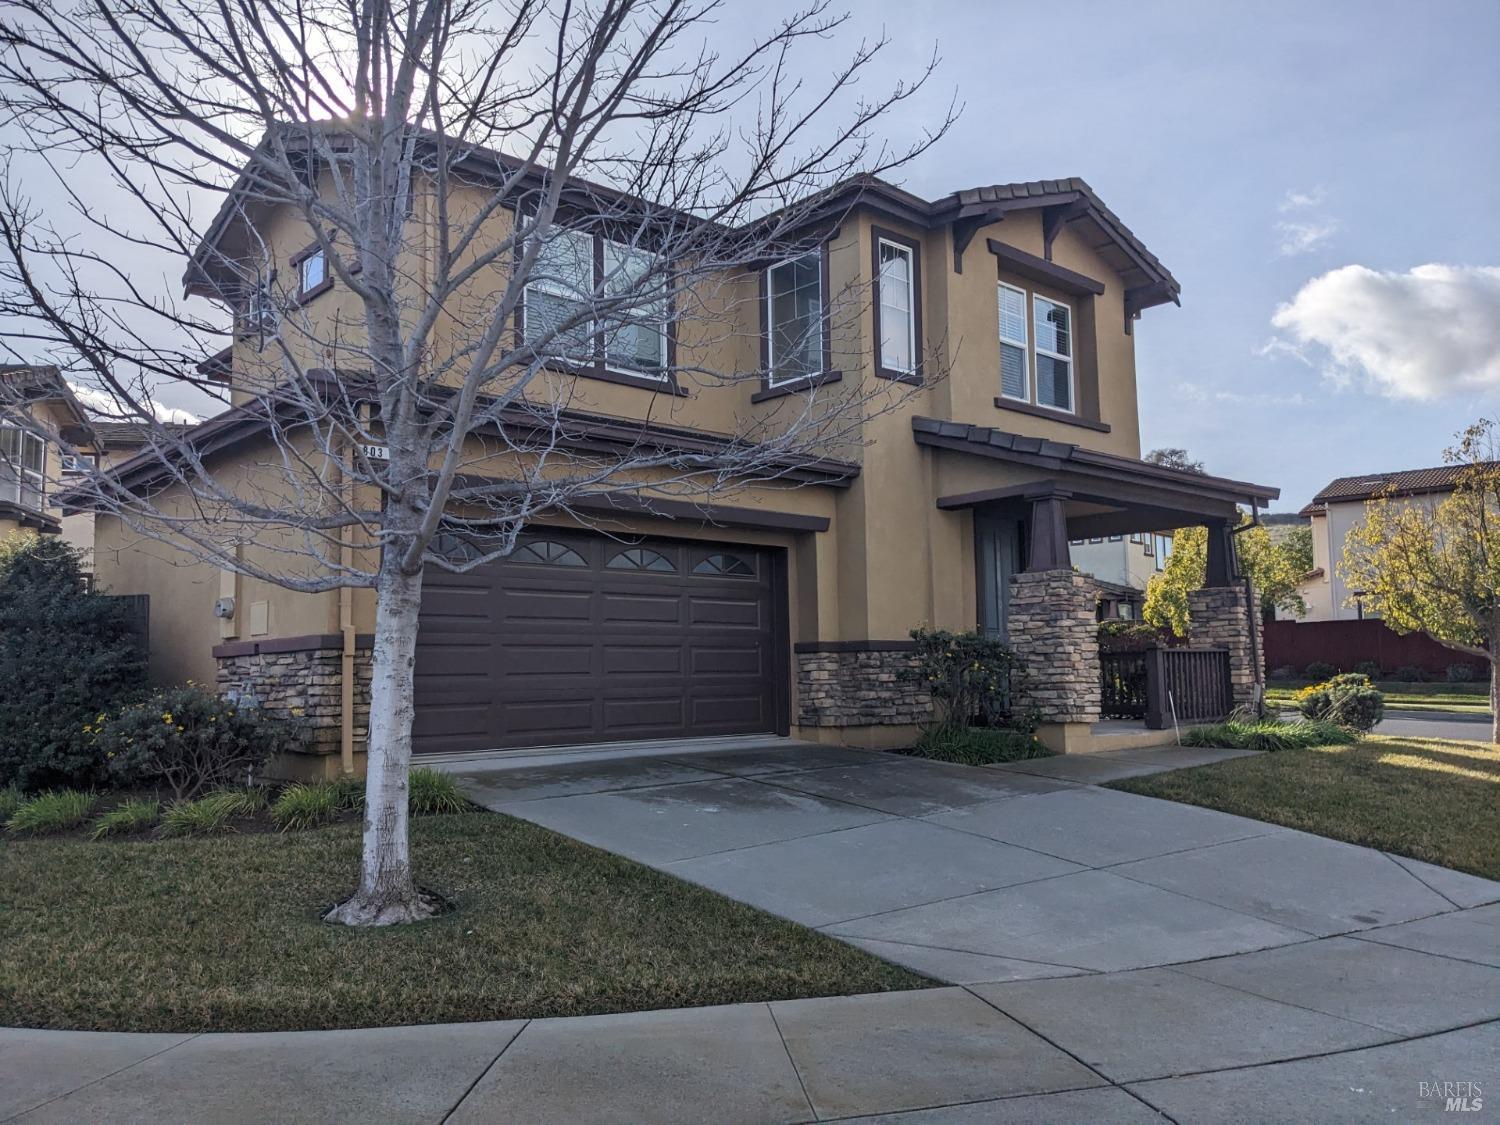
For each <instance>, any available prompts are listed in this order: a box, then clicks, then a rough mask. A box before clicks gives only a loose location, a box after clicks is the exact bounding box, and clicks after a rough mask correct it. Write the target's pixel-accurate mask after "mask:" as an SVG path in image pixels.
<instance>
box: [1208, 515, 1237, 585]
mask: <svg viewBox="0 0 1500 1125" xmlns="http://www.w3.org/2000/svg"><path fill="white" fill-rule="evenodd" d="M1205 526H1206V527H1207V529H1208V565H1207V566H1206V567H1205V568H1204V570H1205V573H1204V576H1203V588H1204V589H1205V590H1208V589H1217V588H1218V587H1221V586H1234V585H1237V581H1236V579H1235V576H1234V572H1235V565H1234V537H1233V536H1232V535H1230V533H1229V521H1228V520H1215V521H1213V522H1212V523H1209V524H1206V525H1205Z"/></svg>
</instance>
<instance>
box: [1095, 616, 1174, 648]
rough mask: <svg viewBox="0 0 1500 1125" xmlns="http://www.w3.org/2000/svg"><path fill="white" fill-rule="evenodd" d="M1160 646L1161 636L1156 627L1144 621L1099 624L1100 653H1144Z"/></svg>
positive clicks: (1102, 622) (1104, 622)
mask: <svg viewBox="0 0 1500 1125" xmlns="http://www.w3.org/2000/svg"><path fill="white" fill-rule="evenodd" d="M1161 644H1162V638H1161V634H1160V633H1159V632H1157V629H1156V626H1154V625H1148V624H1146V623H1145V622H1144V621H1101V622H1099V651H1100V652H1145V651H1146V650H1147V649H1152V648H1159V647H1161Z"/></svg>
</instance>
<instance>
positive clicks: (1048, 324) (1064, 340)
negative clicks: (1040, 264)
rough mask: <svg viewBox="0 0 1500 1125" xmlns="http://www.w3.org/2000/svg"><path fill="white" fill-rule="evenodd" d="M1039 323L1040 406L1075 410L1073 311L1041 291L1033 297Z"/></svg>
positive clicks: (1036, 318)
mask: <svg viewBox="0 0 1500 1125" xmlns="http://www.w3.org/2000/svg"><path fill="white" fill-rule="evenodd" d="M1031 309H1032V322H1033V323H1034V324H1035V326H1036V401H1037V405H1038V406H1050V407H1053V408H1054V409H1057V410H1067V411H1070V412H1071V411H1072V409H1073V310H1072V309H1070V308H1068V306H1067V305H1065V304H1063V303H1062V302H1060V301H1052V300H1049V299H1048V298H1046V297H1043V296H1040V295H1039V294H1035V293H1033V294H1032V296H1031Z"/></svg>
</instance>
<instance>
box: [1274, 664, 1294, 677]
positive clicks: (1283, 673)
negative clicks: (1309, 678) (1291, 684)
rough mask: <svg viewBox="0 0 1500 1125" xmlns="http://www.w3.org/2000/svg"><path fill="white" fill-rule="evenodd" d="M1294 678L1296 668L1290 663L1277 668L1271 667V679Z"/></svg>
mask: <svg viewBox="0 0 1500 1125" xmlns="http://www.w3.org/2000/svg"><path fill="white" fill-rule="evenodd" d="M1296 678H1297V669H1295V668H1293V667H1292V666H1291V665H1290V664H1283V665H1281V667H1279V668H1272V669H1271V679H1273V680H1295V679H1296Z"/></svg>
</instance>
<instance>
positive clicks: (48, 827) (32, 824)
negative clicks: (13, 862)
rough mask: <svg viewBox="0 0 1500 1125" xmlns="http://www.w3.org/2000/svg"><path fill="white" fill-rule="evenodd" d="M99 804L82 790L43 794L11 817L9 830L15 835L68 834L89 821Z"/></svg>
mask: <svg viewBox="0 0 1500 1125" xmlns="http://www.w3.org/2000/svg"><path fill="white" fill-rule="evenodd" d="M97 800H98V798H97V797H95V796H94V795H93V794H92V793H84V792H82V791H81V790H78V789H55V790H52V791H50V792H47V793H39V794H37V795H36V796H35V797H33V798H31V800H29V801H24V802H22V804H21V807H20V808H18V809H16V811H15V812H13V813H11V814H10V818H9V819H8V820H7V821H6V822H5V827H6V828H7V829H9V830H10V831H11V832H16V833H22V832H25V833H29V834H31V835H33V836H42V835H45V834H47V833H49V832H66V831H67V830H68V829H69V828H77V827H78V826H79V825H80V824H82V823H83V822H84V821H85V820H87V819H88V815H89V813H91V812H93V810H94V803H95V802H96V801H97Z"/></svg>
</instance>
